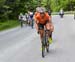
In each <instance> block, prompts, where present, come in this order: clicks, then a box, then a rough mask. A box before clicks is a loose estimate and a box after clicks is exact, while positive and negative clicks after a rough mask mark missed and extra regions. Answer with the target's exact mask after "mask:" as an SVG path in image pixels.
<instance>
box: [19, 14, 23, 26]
mask: <svg viewBox="0 0 75 62" xmlns="http://www.w3.org/2000/svg"><path fill="white" fill-rule="evenodd" d="M18 18H19V21H20V24H21V27H23V14H22V13H20V15H19V17H18Z"/></svg>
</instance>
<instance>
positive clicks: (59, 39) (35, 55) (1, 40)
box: [0, 15, 75, 62]
mask: <svg viewBox="0 0 75 62" xmlns="http://www.w3.org/2000/svg"><path fill="white" fill-rule="evenodd" d="M53 23H54V26H55V31H54V32H53V44H52V45H51V46H50V53H49V54H47V53H46V57H45V58H42V57H41V50H40V48H41V46H40V39H39V35H37V33H36V30H35V29H31V28H30V27H23V28H20V27H18V28H15V29H11V30H7V31H3V32H0V62H75V20H73V16H72V15H69V16H68V15H66V16H65V17H64V18H63V19H61V18H60V17H59V16H53Z"/></svg>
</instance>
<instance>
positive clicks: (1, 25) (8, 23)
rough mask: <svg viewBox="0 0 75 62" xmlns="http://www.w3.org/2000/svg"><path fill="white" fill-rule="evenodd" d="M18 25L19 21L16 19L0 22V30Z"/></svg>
mask: <svg viewBox="0 0 75 62" xmlns="http://www.w3.org/2000/svg"><path fill="white" fill-rule="evenodd" d="M18 25H19V21H17V20H9V21H6V22H0V31H3V30H6V29H10V28H14V27H17V26H18Z"/></svg>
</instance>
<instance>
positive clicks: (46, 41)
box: [42, 28, 50, 58]
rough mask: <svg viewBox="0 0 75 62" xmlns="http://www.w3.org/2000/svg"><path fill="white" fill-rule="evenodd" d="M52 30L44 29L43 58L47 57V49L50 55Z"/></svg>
mask: <svg viewBox="0 0 75 62" xmlns="http://www.w3.org/2000/svg"><path fill="white" fill-rule="evenodd" d="M49 31H50V30H47V29H45V28H44V34H43V38H42V57H43V58H44V57H45V49H46V51H47V53H49V41H48V38H49V35H48V33H49Z"/></svg>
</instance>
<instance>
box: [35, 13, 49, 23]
mask: <svg viewBox="0 0 75 62" xmlns="http://www.w3.org/2000/svg"><path fill="white" fill-rule="evenodd" d="M35 18H36V20H37V21H38V22H39V23H40V24H45V23H46V22H47V21H49V20H50V16H49V15H48V13H45V15H44V17H43V18H42V17H41V15H40V13H35Z"/></svg>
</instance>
